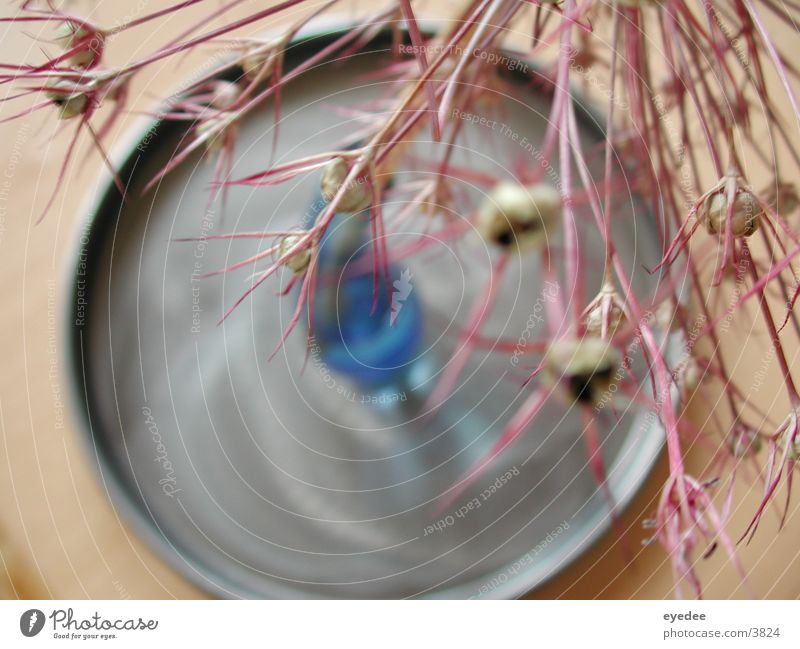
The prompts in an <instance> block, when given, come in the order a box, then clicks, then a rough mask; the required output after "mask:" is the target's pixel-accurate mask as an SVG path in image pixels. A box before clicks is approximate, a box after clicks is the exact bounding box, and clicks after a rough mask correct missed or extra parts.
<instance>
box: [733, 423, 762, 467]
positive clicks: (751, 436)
mask: <svg viewBox="0 0 800 649" xmlns="http://www.w3.org/2000/svg"><path fill="white" fill-rule="evenodd" d="M761 447H762V443H761V435H759V434H758V433H757V432H756V431H754V430H752V429H751V428H748V427H747V426H744V425H743V424H735V425H734V428H733V433H732V435H731V437H730V449H731V453H732V454H733V456H734V457H736V458H739V459H741V458H743V457H745V456H747V455H750V454H752V455H756V454H758V453H759V451H761Z"/></svg>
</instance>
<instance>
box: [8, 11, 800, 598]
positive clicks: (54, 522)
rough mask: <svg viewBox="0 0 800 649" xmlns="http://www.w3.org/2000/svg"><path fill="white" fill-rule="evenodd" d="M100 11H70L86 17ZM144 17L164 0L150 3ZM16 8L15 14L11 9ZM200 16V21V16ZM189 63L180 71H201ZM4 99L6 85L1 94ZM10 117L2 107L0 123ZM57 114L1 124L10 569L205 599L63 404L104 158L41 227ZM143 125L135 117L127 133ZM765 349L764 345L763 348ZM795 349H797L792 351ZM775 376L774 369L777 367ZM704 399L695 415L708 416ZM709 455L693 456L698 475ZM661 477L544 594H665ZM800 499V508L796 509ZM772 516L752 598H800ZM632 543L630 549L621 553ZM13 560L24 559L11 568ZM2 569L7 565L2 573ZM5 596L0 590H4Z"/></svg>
mask: <svg viewBox="0 0 800 649" xmlns="http://www.w3.org/2000/svg"><path fill="white" fill-rule="evenodd" d="M96 4H98V3H81V2H77V3H75V6H77V7H79V8H81V7H88V6H94V5H96ZM138 4H139V5H140V6H141V5H142V4H144V5H145V6H146V10H147V11H152V10H153V9H155V8H158V7H160V6H163V5H165V4H166V2H163V1H162V0H158V1H156V0H152V1H151V2H149V3H138ZM136 6H137V2H113V3H112V2H108V1H107V2H105V3H99V7H100V15H101V16H102V18H103V21H102V22H103V23H104V24H111V25H113V24H116V23H117V22H119V21H122V20H123V19H124V17H125V16H126V15H131V12H133V11H135V8H136ZM7 10H8V9H7ZM193 15H198V14H197V12H193ZM186 21H187V19H186V17H185V16H183V17H181V18H180V19H178V20H176V19H167V20H165V21H163V22H162V23H161V24H160V26H159V27H158V28H150V27H148V28H145V30H144V31H142V30H138V31H136V32H135V33H133V32H131V33H124V34H122V35H120V36H118V37H117V39H116V40H115V42H114V43H113V51H114V52H115V58H116V60H117V61H121V60H125V59H133V58H135V57H137V56H141V55H143V54H144V53H146V52H147V51H150V50H151V49H152V47H153V46H154V45H155V44H156V43H157V42H164V41H166V40H167V39H168V38H169V36H170V35H172V34H175V33H176V32H177V31H178V30H179V29H181V28H182V27H183V26H185V25H186ZM4 30H5V28H0V35H2V39H3V40H2V43H3V52H4V55H3V57H2V58H4V59H6V58H8V56H9V55H11V53H13V56H14V57H17V59H21V58H23V57H24V56H26V55H29V51H30V48H32V47H34V44H33V43H32V41H31V39H30V38H29V37H26V36H24V35H22V34H21V33H20V30H12V31H11V32H9V33H5V34H4ZM202 58H203V57H202V56H200V57H194V58H189V59H187V61H186V62H185V63H184V65H185V66H186V67H184V68H183V69H184V70H185V69H192V67H191V66H192V64H193V61H201V60H202ZM182 74H183V73H182V71H181V69H178V68H177V67H176V65H175V63H174V62H167V63H164V64H163V65H161V66H160V67H159V68H158V69H157V70H154V71H151V72H149V73H148V74H146V75H144V76H142V78H141V79H140V80H139V82H138V84H137V85H136V90H135V93H134V95H135V96H134V98H133V99H134V102H133V104H134V106H135V107H137V108H139V109H140V110H144V109H146V108H148V107H152V106H153V105H154V100H153V97H154V96H156V95H157V94H158V93H168V92H169V91H170V90H171V89H173V88H175V87H176V86H177V85H178V84H179V82H180V80H181V78H182ZM5 92H7V89H5V88H2V89H0V96H2V94H3V93H5ZM7 115H8V110H7V108H6V107H5V106H3V107H0V117H5V116H7ZM52 118H53V114H52V111H43V112H41V113H38V114H36V115H32V116H30V117H26V118H24V119H22V120H20V121H16V122H10V123H6V124H1V125H0V305H1V306H0V309H2V317H0V359H1V360H0V367H1V368H2V370H1V371H0V440H1V443H0V528H1V529H2V531H3V534H4V537H5V541H4V542H3V544H2V548H3V558H4V559H5V560H6V561H7V563H6V565H11V566H12V567H13V569H14V570H15V571H16V583H17V587H18V589H19V595H21V596H25V597H57V598H111V599H114V598H128V597H130V598H173V597H174V598H197V597H204V596H205V595H204V594H203V593H202V592H201V591H199V590H198V589H196V588H194V587H193V586H192V585H190V584H189V583H187V582H186V581H185V580H184V579H183V578H181V577H180V576H179V575H177V574H176V573H175V572H173V571H172V570H170V569H169V568H167V567H166V566H165V565H164V564H163V563H162V562H161V561H160V560H159V559H158V558H157V557H156V556H155V555H154V554H153V553H152V552H151V551H150V550H149V549H148V548H146V547H145V546H144V545H143V544H142V542H141V541H139V540H138V539H137V538H136V537H135V536H134V535H133V534H132V533H131V531H130V530H129V529H128V527H127V526H126V525H125V522H124V521H123V520H121V518H120V516H119V515H118V513H117V512H115V510H114V509H113V507H112V505H111V504H110V503H109V501H108V499H107V498H106V496H105V493H104V491H103V488H102V487H101V485H100V484H99V483H98V481H97V480H96V478H95V475H94V473H93V472H92V471H91V469H90V464H89V461H88V459H87V455H86V451H85V448H84V446H83V444H82V442H81V441H80V438H79V435H78V433H77V431H76V430H75V425H74V420H73V418H72V413H71V412H70V410H69V407H68V403H67V385H66V382H67V380H68V379H67V376H66V373H67V368H66V366H65V361H64V348H63V345H62V341H61V340H60V338H59V328H60V326H61V311H62V309H63V308H64V304H63V301H64V300H65V299H67V297H68V292H67V291H66V290H65V283H66V282H67V280H68V277H67V276H66V273H65V270H64V269H65V264H66V263H67V262H68V261H69V259H68V255H69V253H70V242H71V241H73V238H74V235H75V231H76V228H77V224H78V222H79V220H80V218H81V216H80V205H81V204H82V202H83V201H84V200H85V198H86V194H87V192H90V191H91V189H92V187H93V186H94V183H95V182H96V181H97V179H98V177H99V174H100V165H99V164H98V162H97V158H96V157H91V158H90V161H89V163H88V164H86V165H85V166H84V167H83V168H81V169H80V170H77V167H75V168H74V169H73V171H72V173H71V174H70V175H69V177H68V178H67V184H66V187H65V191H63V192H62V194H61V195H60V196H59V198H58V201H57V203H56V205H55V207H54V209H53V210H52V211H51V212H50V213H49V214H48V215H47V217H46V219H45V220H44V221H43V222H42V223H40V224H39V225H35V224H34V221H35V220H36V218H37V217H38V216H39V214H40V211H41V209H42V208H43V206H44V204H45V203H46V200H47V196H48V194H49V191H50V188H51V187H52V181H53V179H54V177H55V176H56V174H57V173H58V166H59V161H60V159H61V156H62V155H63V152H64V149H65V142H66V139H65V137H64V135H63V134H62V135H61V136H60V137H59V138H58V139H57V140H56V141H55V142H53V143H51V142H50V137H49V136H50V134H51V133H52V129H53V128H54V126H55V121H54V120H53V119H52ZM136 119H137V118H135V117H132V118H126V119H125V120H123V122H122V124H120V128H119V129H118V132H119V133H122V134H123V138H124V134H125V133H126V132H128V131H129V129H130V127H131V125H132V124H133V123H134V122H135V121H136ZM764 343H765V340H762V341H761V343H760V344H762V345H763V344H764ZM726 344H728V345H729V346H730V349H729V352H730V353H732V354H733V357H734V358H736V359H740V363H739V364H738V368H737V372H738V374H739V375H740V376H741V377H742V378H743V380H745V381H748V380H750V381H752V375H753V373H754V372H755V371H756V369H757V368H759V367H760V366H761V363H762V358H763V354H762V351H763V349H764V348H763V347H761V348H759V347H758V346H757V345H755V346H753V348H752V349H748V350H747V351H746V352H745V354H744V355H743V354H741V353H740V341H739V340H738V339H737V337H736V334H735V332H732V333H730V334H728V336H727V337H726ZM795 350H796V347H793V348H792V350H791V351H793V352H794V351H795ZM773 369H775V368H774V367H773ZM776 393H778V386H777V385H764V386H762V387H761V392H760V397H759V400H760V403H761V405H762V407H763V408H766V409H771V410H772V411H773V412H774V413H775V418H776V419H778V420H779V419H781V418H782V414H783V412H784V410H783V408H784V407H785V404H784V403H783V402H782V401H781V400H780V399H778V400H777V402H775V395H776ZM707 403H708V400H707V399H706V400H704V403H703V404H701V406H700V408H699V410H700V414H701V415H702V416H705V414H706V412H705V411H706V410H707V408H708V406H707ZM705 461H706V454H705V453H704V452H703V451H702V450H701V449H697V452H693V453H692V456H691V460H690V464H691V465H692V468H693V471H694V473H695V474H698V473H700V472H701V470H702V468H703V467H704V465H705V464H704V463H705ZM665 476H666V467H665V463H664V462H663V461H662V462H661V463H660V465H659V468H658V469H657V470H656V472H655V474H654V475H653V477H652V479H651V480H650V481H649V483H648V485H647V486H646V488H645V489H644V490H643V491H642V492H641V494H640V495H639V497H638V498H637V499H636V501H635V503H634V504H633V506H632V507H631V508H630V509H629V510H628V512H627V513H626V514H625V515H624V517H623V519H622V526H623V528H624V529H625V534H624V535H623V540H622V542H620V541H619V539H617V537H615V536H613V535H612V536H610V537H608V538H606V539H604V540H603V541H602V542H601V543H600V544H599V545H598V546H597V547H595V548H594V549H593V550H592V551H590V552H589V553H588V554H587V555H585V556H584V557H583V558H581V559H580V560H579V561H578V562H577V563H576V564H575V565H573V566H572V567H570V568H569V569H568V570H567V571H566V572H565V573H563V574H562V575H560V576H558V577H557V578H556V579H554V580H553V581H552V582H551V583H549V584H548V585H546V586H545V587H544V588H542V589H541V590H540V591H539V592H537V593H536V595H535V596H537V597H547V598H553V597H581V598H592V597H604V598H629V597H634V598H662V597H670V595H671V586H672V577H671V574H670V570H669V565H668V564H667V562H666V560H665V555H664V553H663V552H662V551H661V549H660V548H657V547H646V548H645V547H642V545H641V540H642V538H643V537H644V536H645V532H644V531H643V530H642V527H641V523H642V520H643V519H644V518H646V517H648V516H649V515H650V514H651V513H652V510H653V508H654V501H655V498H656V497H657V495H658V490H659V488H660V486H661V484H663V481H664V478H665ZM741 495H742V499H741V500H740V504H739V505H738V507H737V509H736V511H735V513H734V517H733V521H732V523H731V529H732V530H741V529H743V528H744V526H745V525H746V522H747V520H748V517H749V515H750V514H751V512H752V511H753V510H754V507H755V505H756V503H757V500H758V489H757V488H753V489H750V490H748V489H746V488H745V489H742V494H741ZM797 502H800V498H798V499H796V500H795V503H797ZM776 527H777V524H776V518H775V516H772V515H769V516H767V517H766V518H765V520H764V523H763V525H762V528H761V530H760V532H759V534H758V536H757V537H756V540H755V541H754V542H753V543H752V544H751V545H750V546H743V547H742V548H741V556H742V561H743V563H744V565H745V566H746V567H747V569H748V570H749V580H750V585H751V588H752V591H753V593H755V594H756V595H758V596H765V597H781V598H795V597H797V596H798V594H800V560H799V559H798V553H799V552H800V544H798V542H797V540H798V538H800V515H798V514H797V508H796V507H795V506H793V508H792V515H791V517H790V519H789V522H788V525H787V527H786V528H785V529H784V530H783V532H782V533H781V534H780V535H777V536H776V535H775V530H776ZM623 546H627V549H625V548H623ZM12 555H13V556H16V557H17V558H16V559H12ZM2 573H3V568H2V566H1V565H0V575H2ZM701 574H702V577H703V580H704V583H705V584H706V587H707V591H706V592H707V595H708V596H709V597H723V598H724V597H731V596H733V597H741V596H746V593H745V592H744V591H743V590H742V589H741V588H739V583H740V580H739V578H738V577H737V576H736V574H735V572H734V571H733V570H732V568H731V566H730V565H729V564H728V563H727V562H726V561H725V560H724V557H723V554H722V553H721V552H717V553H716V554H715V555H714V556H712V557H711V558H710V559H709V560H707V561H704V562H703V565H702V567H701ZM0 592H2V589H0Z"/></svg>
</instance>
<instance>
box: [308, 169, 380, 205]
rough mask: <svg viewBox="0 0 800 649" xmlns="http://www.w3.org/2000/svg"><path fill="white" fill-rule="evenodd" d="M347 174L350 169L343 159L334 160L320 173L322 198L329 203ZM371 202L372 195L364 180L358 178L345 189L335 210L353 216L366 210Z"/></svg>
mask: <svg viewBox="0 0 800 649" xmlns="http://www.w3.org/2000/svg"><path fill="white" fill-rule="evenodd" d="M348 173H350V167H349V165H348V164H347V162H346V161H345V159H344V158H334V159H333V160H331V161H330V162H329V163H328V165H327V166H326V167H325V169H324V170H323V171H322V181H321V183H320V188H321V189H322V197H323V198H324V199H325V200H326V201H327V202H329V203H330V202H331V201H332V200H333V198H334V197H335V196H336V194H337V193H338V192H339V190H340V189H341V187H342V185H343V184H344V181H345V180H346V179H347V174H348ZM371 202H372V195H371V193H370V189H369V185H368V184H367V182H366V179H363V178H359V179H356V180H355V181H353V182H351V183H350V184H349V185H348V186H347V187H346V188H345V191H344V193H343V194H342V197H341V198H340V200H339V203H338V204H337V206H336V209H337V211H339V212H344V213H350V214H355V213H356V212H361V211H363V210H365V209H366V208H368V207H369V205H370V203H371Z"/></svg>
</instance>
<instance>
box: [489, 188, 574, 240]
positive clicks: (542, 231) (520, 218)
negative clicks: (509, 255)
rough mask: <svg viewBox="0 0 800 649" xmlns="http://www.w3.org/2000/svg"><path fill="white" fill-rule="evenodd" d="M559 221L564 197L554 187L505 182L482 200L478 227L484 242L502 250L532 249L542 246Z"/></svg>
mask: <svg viewBox="0 0 800 649" xmlns="http://www.w3.org/2000/svg"><path fill="white" fill-rule="evenodd" d="M560 218H561V196H560V195H559V193H558V191H557V190H556V189H555V188H554V187H552V186H550V185H548V184H546V183H539V184H537V185H533V186H531V187H523V186H522V185H518V184H515V183H511V182H505V181H504V182H501V183H499V184H498V185H496V186H495V187H494V189H492V191H491V192H489V194H488V195H487V196H486V199H485V200H484V201H483V204H482V205H481V207H480V209H479V210H478V222H477V228H478V232H480V234H481V236H482V237H483V238H484V239H485V240H487V241H491V242H492V243H495V244H496V245H498V246H500V247H502V248H510V247H511V246H514V245H515V244H516V245H519V247H520V248H530V247H534V246H536V245H537V244H539V243H540V242H541V241H542V240H543V239H544V237H545V235H546V233H547V229H548V228H553V227H555V224H556V223H557V222H558V221H559V219H560Z"/></svg>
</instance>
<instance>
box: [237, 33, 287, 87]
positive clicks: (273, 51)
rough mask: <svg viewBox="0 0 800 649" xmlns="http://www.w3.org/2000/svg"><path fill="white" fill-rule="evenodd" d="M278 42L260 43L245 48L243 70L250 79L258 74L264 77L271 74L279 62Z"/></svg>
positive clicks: (242, 62) (242, 60)
mask: <svg viewBox="0 0 800 649" xmlns="http://www.w3.org/2000/svg"><path fill="white" fill-rule="evenodd" d="M278 47H280V44H279V43H278V42H274V43H271V44H270V43H258V44H254V45H251V46H250V47H249V48H248V49H247V50H245V53H244V55H243V56H242V59H241V66H242V72H244V76H245V77H247V78H248V79H254V78H255V77H257V76H258V75H261V77H262V78H266V77H267V76H269V75H270V74H271V73H272V71H273V69H274V68H275V65H276V64H277V62H278V49H277V48H278Z"/></svg>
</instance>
